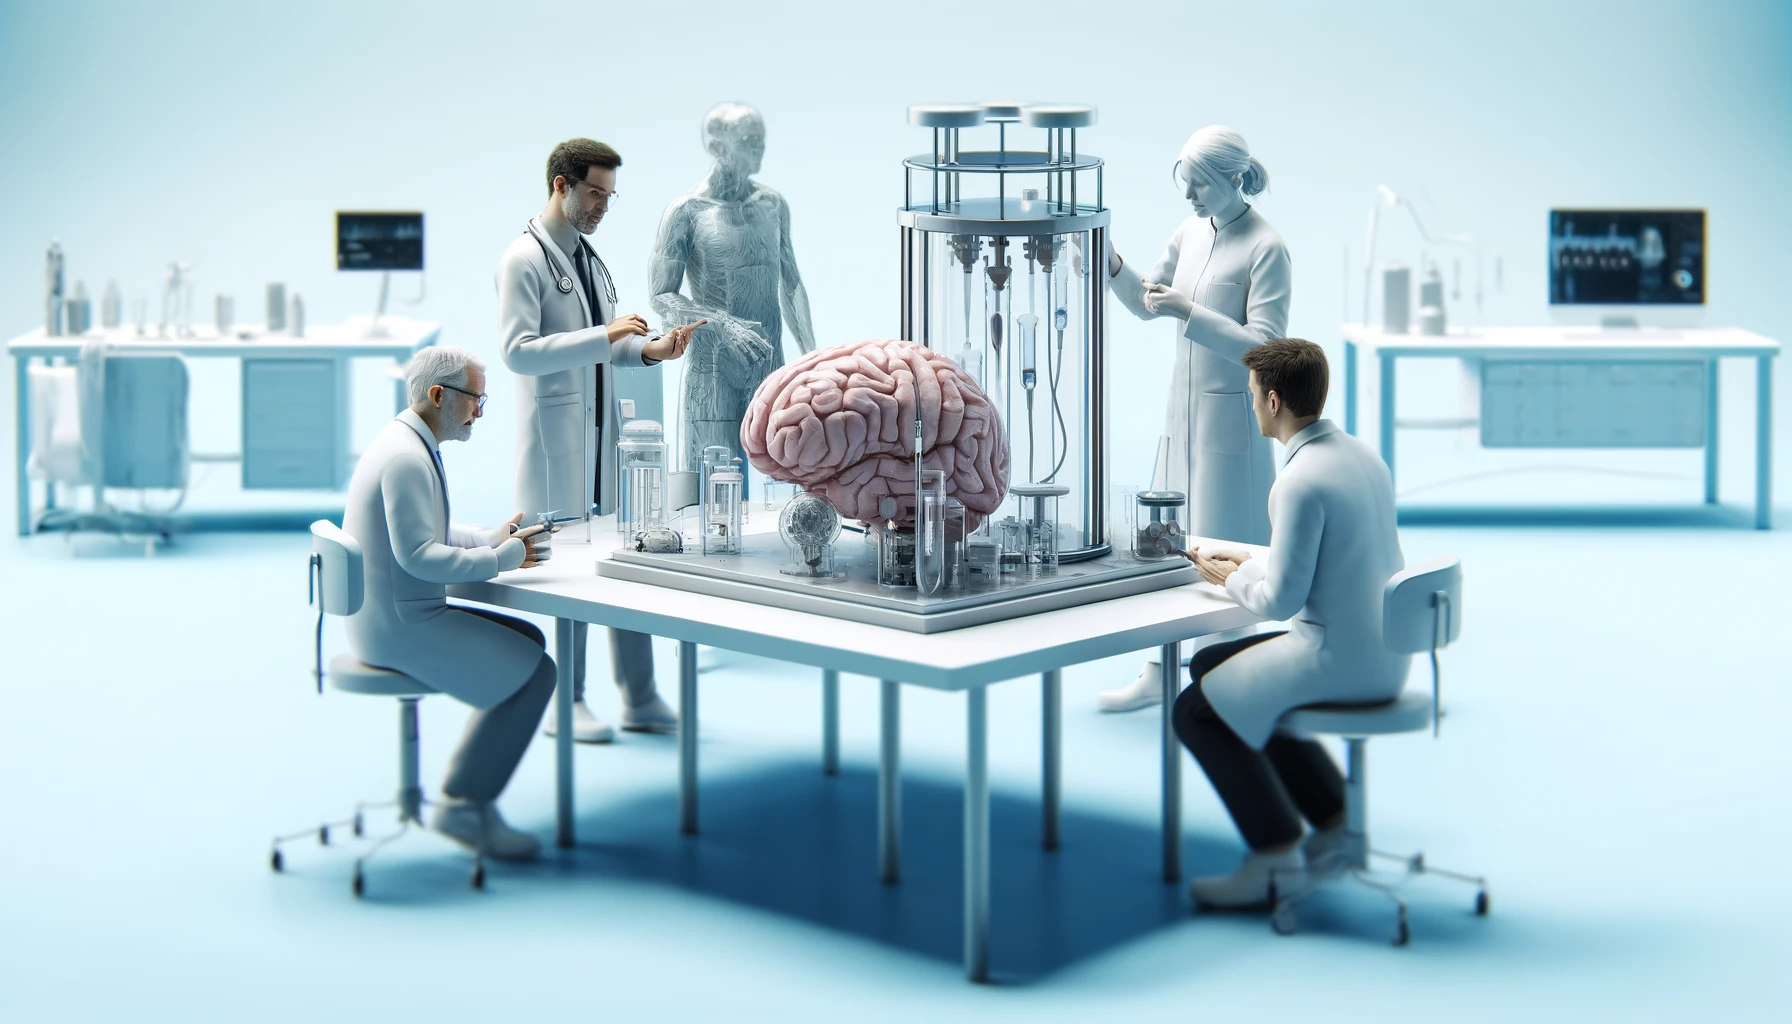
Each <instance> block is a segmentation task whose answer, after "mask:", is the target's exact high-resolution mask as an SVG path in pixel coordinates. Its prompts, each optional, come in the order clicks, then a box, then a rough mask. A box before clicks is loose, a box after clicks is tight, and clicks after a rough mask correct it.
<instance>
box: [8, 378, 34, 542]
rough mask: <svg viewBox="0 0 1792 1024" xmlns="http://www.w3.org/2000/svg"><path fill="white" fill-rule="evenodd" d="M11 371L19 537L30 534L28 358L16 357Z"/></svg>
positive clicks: (29, 394)
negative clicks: (13, 378)
mask: <svg viewBox="0 0 1792 1024" xmlns="http://www.w3.org/2000/svg"><path fill="white" fill-rule="evenodd" d="M12 363H13V373H14V374H16V375H17V376H16V379H15V380H14V381H13V392H14V397H13V413H14V416H15V419H14V421H13V441H14V448H15V451H14V452H13V458H14V461H13V470H14V472H15V473H16V474H17V475H16V476H15V478H14V479H15V481H16V482H17V484H18V488H19V492H18V500H19V536H21V537H29V536H31V474H30V473H28V472H27V471H26V467H28V466H29V465H30V463H31V360H30V358H28V357H26V356H19V357H17V358H16V359H14V360H13V361H12Z"/></svg>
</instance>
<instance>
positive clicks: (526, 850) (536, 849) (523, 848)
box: [430, 800, 541, 860]
mask: <svg viewBox="0 0 1792 1024" xmlns="http://www.w3.org/2000/svg"><path fill="white" fill-rule="evenodd" d="M430 827H431V828H433V829H435V830H436V831H437V832H440V833H441V834H442V835H445V836H447V837H448V838H449V839H452V840H454V841H455V842H457V843H459V844H460V845H462V846H464V847H466V848H467V849H469V850H472V851H473V852H474V853H477V854H480V855H481V856H485V857H490V858H491V859H493V860H534V859H535V858H536V857H537V856H538V855H540V853H541V840H539V839H537V838H535V837H534V836H533V835H530V834H529V833H527V832H521V831H518V830H517V829H514V828H511V827H510V825H509V824H508V823H506V822H505V821H504V816H503V815H501V814H499V813H498V808H497V805H496V804H485V803H475V802H473V801H471V800H450V801H448V802H447V803H444V804H442V805H441V806H440V807H437V808H436V816H435V821H434V822H432V823H431V825H430Z"/></svg>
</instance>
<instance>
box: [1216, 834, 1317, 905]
mask: <svg viewBox="0 0 1792 1024" xmlns="http://www.w3.org/2000/svg"><path fill="white" fill-rule="evenodd" d="M1306 865H1307V860H1306V857H1305V856H1304V855H1303V854H1302V853H1301V848H1300V847H1299V846H1290V847H1287V848H1286V849H1283V850H1278V851H1275V852H1263V853H1256V852H1253V853H1250V854H1248V855H1246V857H1245V859H1244V863H1243V864H1240V865H1239V866H1238V870H1237V871H1234V872H1232V873H1231V874H1229V875H1209V876H1207V877H1205V878H1197V879H1195V880H1194V881H1193V882H1192V883H1190V884H1189V887H1188V894H1189V895H1190V896H1192V897H1194V900H1195V902H1196V903H1198V904H1200V905H1201V906H1203V907H1210V908H1213V909H1216V910H1267V909H1268V908H1269V906H1270V886H1271V883H1272V882H1273V883H1274V886H1275V888H1276V889H1277V890H1279V891H1281V892H1290V891H1292V890H1294V889H1296V888H1297V887H1299V886H1300V884H1301V883H1302V881H1304V879H1305V875H1306Z"/></svg>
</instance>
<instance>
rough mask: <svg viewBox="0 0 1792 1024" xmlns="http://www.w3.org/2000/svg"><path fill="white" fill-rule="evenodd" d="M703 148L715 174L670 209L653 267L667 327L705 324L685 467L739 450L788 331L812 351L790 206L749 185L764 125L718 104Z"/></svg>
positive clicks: (692, 368)
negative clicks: (707, 454)
mask: <svg viewBox="0 0 1792 1024" xmlns="http://www.w3.org/2000/svg"><path fill="white" fill-rule="evenodd" d="M703 144H704V148H706V149H707V150H708V151H709V154H710V155H711V156H712V157H714V158H715V166H714V167H712V168H710V172H709V175H708V176H707V177H705V178H704V179H703V180H702V181H701V182H699V183H698V184H697V186H696V187H695V188H693V189H691V190H690V191H689V192H686V193H685V194H683V195H681V196H679V197H678V198H677V199H674V200H673V201H672V202H671V203H670V204H669V205H668V206H667V207H666V212H665V214H664V216H662V217H661V218H660V230H659V237H658V239H657V240H656V241H655V242H654V247H653V263H652V266H651V267H650V268H649V275H650V277H651V278H652V282H653V300H652V301H653V309H654V312H656V313H658V314H659V315H660V317H661V319H663V320H664V321H665V322H666V324H667V325H669V326H671V325H679V324H689V323H695V322H696V321H698V320H702V319H705V318H707V319H708V320H709V324H708V325H707V326H705V327H703V328H701V329H699V330H698V331H697V332H696V334H695V335H694V336H693V337H692V339H691V347H690V351H689V353H688V354H687V356H686V366H685V370H684V389H683V414H682V417H681V424H682V427H683V429H682V432H681V433H682V439H681V444H680V449H681V452H682V455H683V465H684V466H685V467H686V468H690V467H694V466H696V465H697V463H698V461H699V458H698V455H699V453H700V452H702V451H703V449H704V448H706V447H708V446H710V445H726V446H727V447H728V448H729V449H730V450H733V451H738V450H739V449H740V444H741V441H740V427H741V421H742V420H743V419H744V418H745V416H746V412H747V405H748V404H749V403H750V402H751V401H752V400H753V391H754V389H756V388H757V387H758V386H759V382H760V381H763V380H764V379H765V378H766V376H767V375H768V374H770V373H771V372H772V370H773V369H775V368H777V367H778V366H781V365H783V363H784V346H783V325H784V324H785V323H788V324H789V325H790V331H791V333H792V334H793V335H794V336H795V337H796V344H797V348H798V349H799V350H801V351H802V352H810V351H813V350H814V348H815V334H814V330H813V328H812V327H811V326H810V320H809V296H808V293H806V292H805V291H804V290H803V282H802V278H801V277H800V276H798V274H797V269H796V250H795V249H794V248H793V247H792V246H791V242H790V207H789V206H788V205H787V204H786V203H785V202H784V197H783V196H781V195H779V194H778V193H777V192H775V191H773V190H772V189H770V188H767V187H766V186H765V185H762V184H760V183H759V182H756V181H754V180H752V176H753V175H754V174H757V173H759V164H760V160H761V159H762V158H763V157H764V155H765V121H764V119H763V118H761V117H760V116H759V112H758V111H757V110H754V109H753V108H752V107H749V106H746V105H745V104H740V103H724V104H721V105H720V106H717V107H715V108H714V109H712V110H710V112H709V113H708V114H706V115H705V116H704V118H703ZM681 285H688V289H687V291H688V294H687V292H681V291H680V290H679V289H680V286H681Z"/></svg>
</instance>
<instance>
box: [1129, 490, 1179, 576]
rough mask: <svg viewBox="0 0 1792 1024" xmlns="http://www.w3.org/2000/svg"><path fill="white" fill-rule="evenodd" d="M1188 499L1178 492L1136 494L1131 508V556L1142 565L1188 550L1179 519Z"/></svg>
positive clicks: (1142, 492) (1144, 492) (1141, 492)
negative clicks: (1141, 562)
mask: <svg viewBox="0 0 1792 1024" xmlns="http://www.w3.org/2000/svg"><path fill="white" fill-rule="evenodd" d="M1187 507H1188V496H1187V495H1185V494H1183V493H1182V492H1181V491H1140V492H1139V493H1138V496H1137V498H1136V499H1135V500H1134V504H1133V514H1132V554H1133V557H1134V558H1137V559H1139V560H1140V561H1144V562H1155V561H1157V560H1159V559H1162V558H1169V557H1170V556H1172V555H1176V554H1180V553H1181V552H1182V551H1183V549H1185V548H1186V547H1187V546H1188V536H1187V533H1186V532H1185V531H1184V529H1183V526H1182V516H1183V512H1184V510H1186V509H1187Z"/></svg>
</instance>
